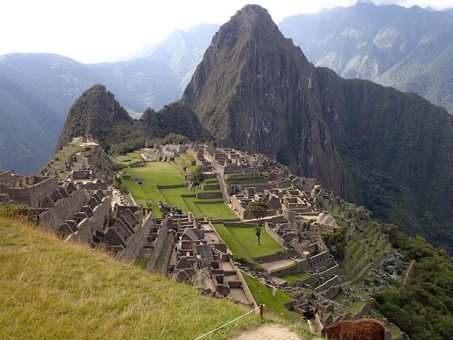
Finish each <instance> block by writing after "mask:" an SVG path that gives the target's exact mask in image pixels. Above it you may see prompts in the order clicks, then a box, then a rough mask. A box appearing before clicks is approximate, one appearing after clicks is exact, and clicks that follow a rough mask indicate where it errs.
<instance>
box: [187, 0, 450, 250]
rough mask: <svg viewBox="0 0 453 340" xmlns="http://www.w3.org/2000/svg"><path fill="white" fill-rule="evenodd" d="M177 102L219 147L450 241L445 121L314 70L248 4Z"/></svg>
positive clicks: (403, 98) (422, 104)
mask: <svg viewBox="0 0 453 340" xmlns="http://www.w3.org/2000/svg"><path fill="white" fill-rule="evenodd" d="M182 100H183V102H185V103H187V104H188V105H190V106H191V107H192V109H193V110H194V111H195V113H196V114H197V115H198V117H199V119H200V121H201V123H202V124H203V126H204V127H205V128H206V129H207V130H208V131H209V132H211V134H212V135H213V136H214V137H215V138H216V139H218V140H219V141H220V142H221V143H223V144H224V145H228V146H232V147H236V148H241V149H246V150H248V151H252V152H256V151H259V152H264V153H266V154H268V155H270V156H272V157H274V158H276V159H277V160H279V161H280V162H282V163H285V164H288V165H290V166H291V167H292V168H293V169H294V170H295V171H296V172H297V173H299V174H303V175H306V176H314V177H317V178H319V180H320V181H321V182H322V184H324V185H325V186H326V187H328V188H330V189H332V190H334V191H336V192H337V193H339V194H341V195H343V196H345V197H346V198H348V199H350V200H353V201H355V202H358V203H361V204H365V205H366V206H367V207H368V208H369V209H371V210H372V211H374V212H376V213H377V215H378V217H381V218H383V219H387V220H390V221H393V222H396V223H399V224H400V225H401V226H402V227H403V228H405V229H406V230H407V231H412V232H414V233H415V232H417V233H419V232H420V233H423V234H425V235H428V236H429V238H430V239H431V240H432V241H434V242H437V243H438V244H440V243H442V244H446V245H452V244H453V238H452V235H453V226H452V225H451V221H452V219H453V212H452V211H451V209H449V208H448V207H451V206H452V205H453V200H452V196H451V192H452V189H453V180H452V172H453V170H452V169H453V162H452V160H453V140H452V138H453V124H452V117H451V116H449V115H448V113H447V112H446V111H445V110H444V109H441V108H439V107H436V106H433V105H432V104H430V103H429V102H427V101H426V100H424V99H422V98H421V97H418V96H416V95H413V94H404V93H402V92H399V91H396V90H394V89H391V88H385V87H383V86H380V85H376V84H373V83H371V82H368V81H362V80H344V79H342V78H340V77H338V76H337V75H336V74H335V73H334V72H332V71H330V70H328V69H324V68H316V67H314V66H313V65H312V64H311V63H309V62H308V61H307V59H306V58H305V56H304V55H303V53H302V52H301V50H300V49H299V48H297V47H295V46H294V45H293V44H292V41H291V40H289V39H286V38H285V37H284V36H283V35H282V34H281V33H280V31H279V30H278V28H277V26H276V25H275V24H274V23H273V22H272V19H271V17H270V16H269V14H268V12H267V11H266V10H265V9H263V8H261V7H259V6H256V5H248V6H246V7H244V8H243V9H242V10H240V11H239V12H238V13H237V14H236V15H235V16H233V17H232V18H231V20H230V21H229V22H228V23H226V24H225V25H223V26H222V27H221V28H220V30H219V32H218V33H217V34H216V35H215V36H214V38H213V40H212V43H211V45H210V46H209V48H208V50H207V51H206V53H205V55H204V57H203V60H202V62H201V63H200V64H199V65H198V67H197V70H196V71H195V74H194V76H193V78H192V80H191V82H190V83H189V85H188V87H187V88H186V90H185V92H184V95H183V99H182ZM436 228H437V229H436Z"/></svg>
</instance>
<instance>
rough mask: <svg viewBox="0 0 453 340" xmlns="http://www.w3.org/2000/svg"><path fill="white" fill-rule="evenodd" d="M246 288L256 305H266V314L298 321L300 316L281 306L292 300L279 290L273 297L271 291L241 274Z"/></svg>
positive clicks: (253, 279)
mask: <svg viewBox="0 0 453 340" xmlns="http://www.w3.org/2000/svg"><path fill="white" fill-rule="evenodd" d="M242 276H243V277H244V280H245V282H246V283H247V286H248V287H249V289H250V292H251V293H252V295H253V298H254V299H255V301H256V303H257V304H258V305H259V304H264V305H266V307H265V308H266V309H265V310H266V313H273V314H275V315H278V316H282V317H284V318H286V319H288V320H300V319H301V315H299V314H297V313H295V312H291V311H289V310H287V309H286V308H285V306H284V305H283V304H285V303H286V302H289V301H291V300H292V299H291V298H290V297H289V296H288V295H286V294H285V293H283V292H282V291H281V290H279V289H277V291H276V293H275V295H272V290H271V289H270V288H268V287H266V286H265V285H263V284H262V283H261V282H260V281H258V280H257V279H255V278H254V277H251V276H249V275H248V274H245V273H243V274H242Z"/></svg>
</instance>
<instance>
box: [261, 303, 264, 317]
mask: <svg viewBox="0 0 453 340" xmlns="http://www.w3.org/2000/svg"><path fill="white" fill-rule="evenodd" d="M260 316H261V318H262V317H263V316H264V305H263V304H261V305H260Z"/></svg>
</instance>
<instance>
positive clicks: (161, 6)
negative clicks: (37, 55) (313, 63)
mask: <svg viewBox="0 0 453 340" xmlns="http://www.w3.org/2000/svg"><path fill="white" fill-rule="evenodd" d="M250 2H254V3H258V4H260V5H262V6H263V7H265V8H267V9H268V10H269V12H270V14H271V15H272V17H273V19H274V20H275V21H276V22H279V21H280V20H282V19H283V18H284V17H286V16H290V15H294V14H299V13H310V12H317V11H319V10H321V9H323V8H332V7H336V6H351V5H353V4H355V2H356V0H351V1H350V0H345V1H338V0H318V1H308V0H279V1H275V0H257V1H250V0H249V1H247V0H245V1H244V0H229V1H213V0H192V1H183V0H180V1H177V0H165V1H150V0H129V1H126V0H65V1H61V0H39V1H36V0H2V1H1V2H0V32H1V33H0V41H1V44H0V55H1V54H5V53H10V52H52V53H59V54H63V55H67V56H69V57H71V58H74V59H76V60H79V61H82V62H99V61H105V60H110V59H113V58H117V57H119V56H122V55H127V54H129V53H131V52H133V51H135V50H137V49H139V48H141V47H142V46H144V45H146V44H148V43H150V42H155V41H159V40H162V39H163V38H165V36H166V35H168V34H169V33H170V32H172V31H173V30H175V29H177V28H182V29H187V28H189V27H191V26H195V25H197V24H200V23H219V24H221V23H223V22H225V21H227V20H228V19H229V17H231V16H232V15H233V14H234V13H235V12H236V11H237V10H238V9H240V8H241V7H243V6H244V5H245V4H247V3H250ZM375 3H377V4H381V3H385V4H388V3H398V4H401V5H403V6H406V7H409V6H412V5H414V4H417V5H419V6H420V7H431V8H434V9H445V8H449V7H452V6H453V4H451V2H450V0H432V1H429V0H418V1H411V0H397V1H388V0H377V1H375Z"/></svg>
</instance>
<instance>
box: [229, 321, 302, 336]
mask: <svg viewBox="0 0 453 340" xmlns="http://www.w3.org/2000/svg"><path fill="white" fill-rule="evenodd" d="M300 339H302V338H301V337H300V336H299V335H297V334H296V333H294V332H292V331H290V330H289V329H288V328H285V327H283V326H280V325H277V324H266V325H262V326H259V327H258V328H256V329H254V330H251V331H247V332H243V333H241V334H239V335H238V336H237V337H234V338H232V340H300Z"/></svg>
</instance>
